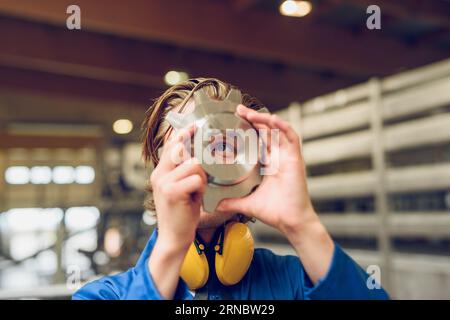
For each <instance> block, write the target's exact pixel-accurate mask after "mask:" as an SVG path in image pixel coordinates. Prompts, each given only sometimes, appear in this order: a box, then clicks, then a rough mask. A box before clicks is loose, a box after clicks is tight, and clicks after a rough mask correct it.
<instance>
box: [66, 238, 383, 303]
mask: <svg viewBox="0 0 450 320" xmlns="http://www.w3.org/2000/svg"><path fill="white" fill-rule="evenodd" d="M156 238H157V231H156V230H155V231H154V232H153V234H152V236H151V237H150V240H149V241H148V243H147V245H146V246H145V248H144V251H143V252H142V254H141V256H140V258H139V260H138V262H137V263H136V266H134V267H133V268H130V269H128V270H127V271H125V272H122V273H119V274H116V275H112V276H105V277H103V278H101V279H99V280H96V281H93V282H90V283H88V284H86V285H85V286H83V287H82V288H81V289H79V290H78V291H76V292H75V293H74V295H73V297H72V299H75V300H79V299H80V300H81V299H107V300H114V299H132V300H159V299H163V297H162V296H161V294H160V293H159V292H158V289H157V288H156V286H155V283H154V281H153V279H152V276H151V274H150V272H149V270H148V267H147V262H148V258H149V256H150V253H151V251H152V249H153V246H154V245H155V242H156ZM210 274H211V272H210ZM368 278H369V275H368V274H367V273H366V272H365V271H364V270H363V269H362V268H361V267H360V266H359V265H358V264H356V262H354V261H353V260H352V258H350V257H349V256H348V255H347V254H346V253H345V252H344V251H343V250H342V249H341V248H340V247H339V245H337V244H335V249H334V253H333V259H332V262H331V265H330V268H329V270H328V272H327V274H326V275H325V276H324V277H323V278H322V279H320V280H319V281H318V282H317V283H316V284H315V285H313V284H312V282H311V280H310V279H309V277H308V275H307V274H306V272H305V269H304V268H303V265H302V263H301V261H300V259H299V258H298V257H296V256H292V255H288V256H278V255H275V254H274V253H272V252H271V251H270V250H267V249H262V248H258V249H255V252H254V256H253V260H252V262H251V265H250V268H249V270H248V271H247V273H246V274H245V276H244V277H243V279H242V280H241V281H240V282H239V283H237V284H235V285H233V286H229V287H225V286H223V285H221V284H220V283H219V282H218V281H214V279H212V281H210V280H211V278H210V280H208V284H207V286H208V293H207V296H208V299H210V300H220V299H235V300H266V299H286V300H293V299H295V300H313V299H388V298H389V297H388V295H387V293H386V292H385V291H384V290H383V289H382V288H380V289H376V288H373V289H369V288H368V285H367V279H368ZM369 282H370V280H369ZM193 297H194V296H193V294H192V292H191V291H189V289H188V287H187V285H186V284H185V282H184V281H183V280H182V279H181V278H180V280H179V283H178V286H177V289H176V292H175V297H174V299H176V300H192V299H193Z"/></svg>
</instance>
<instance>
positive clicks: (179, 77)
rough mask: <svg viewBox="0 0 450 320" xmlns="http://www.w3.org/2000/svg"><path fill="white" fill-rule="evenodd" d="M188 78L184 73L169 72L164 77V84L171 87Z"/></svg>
mask: <svg viewBox="0 0 450 320" xmlns="http://www.w3.org/2000/svg"><path fill="white" fill-rule="evenodd" d="M188 78H189V75H188V74H187V73H186V72H182V71H175V70H171V71H169V72H167V73H166V75H165V76H164V82H165V83H166V84H167V85H169V86H173V85H176V84H178V83H180V82H183V81H186V80H187V79H188Z"/></svg>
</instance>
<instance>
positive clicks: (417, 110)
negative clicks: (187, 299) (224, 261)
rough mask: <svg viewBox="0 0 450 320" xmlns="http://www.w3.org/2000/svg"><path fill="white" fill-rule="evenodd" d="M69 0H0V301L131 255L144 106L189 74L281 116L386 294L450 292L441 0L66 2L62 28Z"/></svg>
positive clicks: (71, 286)
mask: <svg viewBox="0 0 450 320" xmlns="http://www.w3.org/2000/svg"><path fill="white" fill-rule="evenodd" d="M72 2H73V1H65V0H39V1H36V0H21V1H16V0H2V1H1V2H0V173H1V174H0V177H1V178H0V299H1V298H3V299H8V298H44V299H45V298H61V299H67V298H69V297H70V295H71V293H72V292H73V290H75V288H76V287H77V286H78V285H80V284H83V283H84V282H85V281H89V280H92V279H95V278H96V277H99V276H101V275H105V274H111V273H115V272H119V271H122V270H126V269H128V268H129V267H131V266H132V265H133V264H134V262H135V261H136V259H137V258H138V256H139V254H140V251H141V250H142V249H143V247H144V246H145V244H146V242H147V240H148V237H149V235H150V234H151V232H152V230H153V228H154V227H155V220H154V218H152V216H151V215H150V214H149V213H148V212H144V209H143V206H142V203H143V199H144V193H143V186H144V184H145V180H146V177H147V176H148V175H149V172H148V171H149V170H146V169H145V168H144V166H143V163H142V161H141V157H140V155H141V154H140V152H141V150H140V144H139V137H140V130H139V127H140V124H141V122H142V120H143V116H144V112H145V110H146V108H147V107H148V106H149V105H150V103H151V99H153V98H155V97H157V96H158V95H159V94H161V93H162V92H163V91H164V90H165V89H166V88H168V87H169V86H170V85H173V84H175V83H177V82H179V81H182V80H184V79H187V78H190V77H199V76H202V77H217V78H219V79H221V80H224V81H227V82H230V83H232V84H234V85H237V86H239V87H240V88H241V89H242V90H243V91H246V92H249V93H251V94H253V95H255V96H257V97H258V98H259V99H260V100H262V101H263V102H264V103H265V104H266V105H267V106H268V107H269V108H270V109H271V111H273V112H277V113H278V114H279V115H280V116H282V117H283V118H285V119H287V120H289V121H290V122H291V124H292V125H293V126H294V127H295V129H296V130H297V131H298V133H300V134H301V135H302V138H303V151H304V156H305V159H306V163H307V167H308V175H309V188H310V192H311V195H312V197H313V201H314V204H315V207H316V209H317V211H318V212H319V214H320V216H321V218H322V220H323V222H324V223H325V225H326V226H327V227H328V229H329V231H330V232H331V233H332V235H333V237H334V239H335V240H336V241H337V242H338V243H339V244H340V245H341V246H343V247H344V248H345V249H346V250H347V252H348V253H349V254H350V255H351V256H352V257H353V258H354V259H355V260H356V261H358V262H359V263H360V264H361V265H362V266H363V267H367V266H369V265H377V266H379V267H380V270H381V276H382V285H383V286H384V287H386V288H388V290H389V291H390V293H391V295H392V296H393V297H394V298H400V299H418V298H422V299H450V59H448V58H449V57H450V1H445V0H396V1H389V0H378V1H365V0H315V1H312V0H311V1H278V0H229V1H219V0H195V1H194V0H184V1H181V0H180V1H174V0H170V1H168V0H152V1H143V0H142V1H139V0H136V1H129V2H127V3H126V4H125V3H124V2H121V1H106V0H96V1H88V0H77V1H76V4H77V5H78V6H79V8H80V13H81V15H80V17H81V30H77V29H74V30H69V29H68V28H67V26H66V19H67V18H68V17H70V16H71V11H69V12H70V13H67V8H68V7H69V5H71V4H73V3H72ZM372 4H376V5H378V6H379V8H380V9H381V29H375V30H369V29H368V28H367V26H366V20H367V19H368V18H369V16H370V14H368V13H367V11H366V10H367V7H368V6H369V5H372ZM252 229H253V232H254V236H255V238H256V240H257V242H258V243H257V245H258V246H264V247H268V248H270V249H272V250H274V251H275V252H277V253H279V254H294V252H293V250H292V249H291V248H290V246H289V244H288V243H287V242H286V240H285V239H283V237H282V236H281V235H280V234H279V233H278V232H276V231H275V230H272V229H270V228H268V227H265V226H263V225H261V224H259V223H255V224H253V225H252Z"/></svg>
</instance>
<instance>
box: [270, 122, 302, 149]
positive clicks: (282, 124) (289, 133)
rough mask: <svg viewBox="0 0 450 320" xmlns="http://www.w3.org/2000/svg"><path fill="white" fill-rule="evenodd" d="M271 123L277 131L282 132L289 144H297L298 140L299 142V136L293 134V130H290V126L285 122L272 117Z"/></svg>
mask: <svg viewBox="0 0 450 320" xmlns="http://www.w3.org/2000/svg"><path fill="white" fill-rule="evenodd" d="M272 122H273V124H274V125H275V126H276V127H277V128H278V129H280V130H281V131H283V133H284V134H285V135H286V137H287V139H288V141H289V142H290V143H297V142H299V140H300V139H299V136H298V135H297V133H296V132H295V130H294V128H292V126H291V125H290V124H289V123H288V122H287V121H284V120H282V119H281V118H280V117H279V116H277V115H273V116H272Z"/></svg>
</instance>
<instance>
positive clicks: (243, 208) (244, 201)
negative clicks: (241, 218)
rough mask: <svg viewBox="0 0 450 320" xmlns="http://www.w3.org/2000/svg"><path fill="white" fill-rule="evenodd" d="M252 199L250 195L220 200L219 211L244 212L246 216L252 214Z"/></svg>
mask: <svg viewBox="0 0 450 320" xmlns="http://www.w3.org/2000/svg"><path fill="white" fill-rule="evenodd" d="M251 204H252V201H251V198H250V197H248V196H247V197H243V198H228V199H223V200H222V201H220V203H219V205H218V206H217V210H218V211H224V212H233V213H242V214H244V215H246V216H250V217H251V216H252V205H251Z"/></svg>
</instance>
